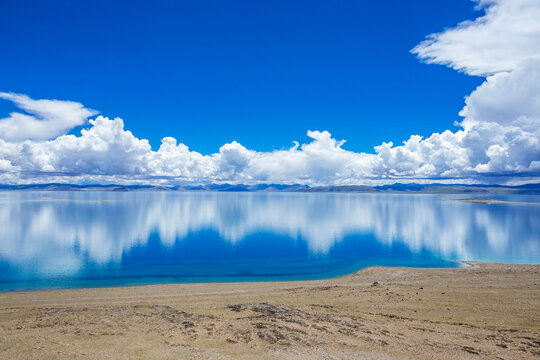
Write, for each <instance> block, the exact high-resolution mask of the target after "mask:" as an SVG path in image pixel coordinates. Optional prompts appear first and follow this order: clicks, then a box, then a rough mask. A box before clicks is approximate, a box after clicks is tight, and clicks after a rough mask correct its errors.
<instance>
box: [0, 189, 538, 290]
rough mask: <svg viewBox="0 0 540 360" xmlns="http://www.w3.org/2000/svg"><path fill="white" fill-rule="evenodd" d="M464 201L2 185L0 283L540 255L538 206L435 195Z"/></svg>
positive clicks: (52, 283) (296, 276) (227, 274)
mask: <svg viewBox="0 0 540 360" xmlns="http://www.w3.org/2000/svg"><path fill="white" fill-rule="evenodd" d="M463 197H467V196H464V195H424V194H422V195H412V194H406V195H398V194H342V193H217V192H30V191H3V192H0V291H18V290H37V289H52V288H80V287H97V286H123V285H135V284H155V283H172V282H215V281H268V280H300V279H302V280H305V279H321V278H330V277H336V276H340V275H344V274H348V273H352V272H354V271H356V270H359V269H361V268H363V267H367V266H372V265H391V266H413V267H456V266H461V265H460V263H457V262H455V261H454V260H459V259H463V260H486V261H500V262H512V263H539V262H540V205H522V204H475V203H460V202H447V201H440V200H443V199H451V198H463ZM470 197H474V196H470ZM482 197H485V196H482ZM491 197H493V198H498V199H503V200H514V201H530V202H540V196H521V195H517V196H491Z"/></svg>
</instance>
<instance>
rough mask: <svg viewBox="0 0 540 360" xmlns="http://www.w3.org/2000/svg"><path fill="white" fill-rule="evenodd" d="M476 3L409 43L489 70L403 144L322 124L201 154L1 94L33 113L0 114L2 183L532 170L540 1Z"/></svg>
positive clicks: (466, 67)
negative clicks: (270, 145) (447, 119)
mask: <svg viewBox="0 0 540 360" xmlns="http://www.w3.org/2000/svg"><path fill="white" fill-rule="evenodd" d="M478 5H479V6H481V7H483V8H485V11H486V15H485V16H482V17H480V18H478V19H476V20H474V21H469V22H465V23H462V24H460V25H458V26H457V27H456V28H454V29H448V30H445V31H443V32H442V33H440V34H434V35H431V36H430V37H429V38H428V40H426V41H425V42H423V43H421V44H420V45H418V46H417V47H416V48H415V49H414V50H413V52H415V53H417V54H418V56H419V57H420V58H421V59H424V60H425V61H427V62H433V63H440V64H446V65H449V66H451V67H453V68H455V69H458V70H462V71H464V72H466V73H468V74H473V75H482V74H488V75H487V78H486V81H485V82H484V83H483V84H482V85H481V86H479V87H478V88H477V89H476V90H474V91H473V92H472V93H471V94H470V95H469V96H468V97H467V98H466V101H465V107H464V108H463V110H462V111H461V112H460V115H461V116H462V117H463V121H462V122H461V123H460V124H458V126H459V127H461V129H459V130H457V131H450V130H446V131H443V132H441V133H435V134H432V135H431V136H429V137H428V138H426V139H423V138H422V137H420V136H417V135H412V136H411V137H410V138H409V139H408V140H406V141H405V142H404V143H403V144H402V145H399V146H394V145H393V144H392V143H391V142H389V143H383V144H381V145H380V146H377V147H375V153H372V154H368V153H355V152H351V151H348V150H346V149H344V148H343V146H344V143H345V142H344V141H338V140H336V139H334V138H332V136H331V134H330V133H329V132H327V131H308V136H309V137H310V138H311V142H309V143H307V144H302V145H300V144H298V143H295V146H293V147H292V148H290V149H289V150H279V151H272V152H257V151H254V150H250V149H247V148H245V147H244V146H242V145H241V144H239V143H238V142H236V141H233V142H231V143H229V144H225V145H223V146H222V147H221V148H220V149H219V152H217V153H215V154H212V155H202V154H200V153H198V152H195V151H190V150H189V148H188V147H187V146H186V145H184V144H182V143H178V141H177V140H176V139H174V138H170V137H166V138H164V139H163V140H162V144H161V146H160V148H159V150H158V151H152V150H151V147H150V145H149V143H148V141H147V140H146V139H139V138H137V137H135V136H134V135H133V134H132V133H131V132H130V131H127V130H125V129H124V122H123V121H122V119H119V118H115V119H112V120H111V119H109V118H106V117H102V116H99V117H97V118H96V119H94V120H90V125H91V126H90V127H89V128H88V129H84V130H82V131H81V135H80V136H74V135H61V136H58V137H55V136H57V135H58V134H63V133H65V132H66V131H67V130H68V129H70V128H72V127H74V126H76V125H80V124H83V123H84V122H85V121H86V119H87V118H88V117H89V116H91V115H92V114H94V112H93V111H92V110H89V109H86V108H84V107H83V106H82V105H81V104H79V103H74V102H68V101H58V100H33V99H31V98H29V97H27V96H25V95H14V94H6V93H0V97H2V98H4V99H8V100H11V101H13V102H14V103H15V104H16V105H17V106H19V107H21V108H22V109H24V110H25V111H26V112H28V113H31V114H34V115H35V117H34V116H29V115H23V114H18V113H14V114H11V116H10V117H9V118H7V119H2V120H0V181H1V182H34V181H39V182H49V181H61V182H65V181H67V182H77V181H83V180H85V181H96V182H99V181H108V182H136V181H141V182H142V181H146V182H148V181H152V182H156V181H171V182H179V181H180V182H181V181H188V182H222V181H226V182H231V183H262V182H264V183H288V184H291V183H302V184H309V185H328V184H332V185H337V184H366V183H371V184H372V183H374V182H375V183H376V182H381V181H392V180H394V181H395V180H400V181H422V180H424V181H429V180H433V179H435V180H436V181H441V179H447V178H450V179H455V181H460V182H463V181H469V182H474V181H476V179H478V178H479V177H483V179H485V177H486V176H491V175H501V174H508V175H509V176H510V175H512V174H514V175H515V174H516V173H518V174H519V175H520V176H529V177H531V176H532V177H535V176H537V174H538V172H539V171H540V57H539V55H540V22H538V21H533V20H535V19H537V18H540V2H539V1H537V0H511V1H510V0H490V1H487V0H486V1H479V2H478ZM537 15H538V16H537ZM420 105H421V104H420ZM44 128H47V131H45V130H44ZM2 138H3V140H2ZM49 138H53V139H52V140H48V141H36V140H45V139H49ZM23 140H24V141H23ZM36 175H41V176H40V177H36ZM66 176H69V178H67V179H66ZM498 179H500V178H498ZM450 181H454V180H450Z"/></svg>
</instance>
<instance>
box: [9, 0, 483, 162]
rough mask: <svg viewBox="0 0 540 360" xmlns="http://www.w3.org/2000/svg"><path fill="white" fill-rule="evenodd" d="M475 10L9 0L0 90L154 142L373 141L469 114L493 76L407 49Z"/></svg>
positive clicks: (416, 2)
mask: <svg viewBox="0 0 540 360" xmlns="http://www.w3.org/2000/svg"><path fill="white" fill-rule="evenodd" d="M477 15H478V12H475V11H474V4H473V3H471V2H470V1H468V0H437V1H433V0H423V1H421V0H411V1H402V0H393V1H199V0H197V1H154V2H147V1H144V2H142V1H2V2H1V3H0V33H2V34H4V36H2V40H1V49H2V50H1V52H2V56H0V79H1V80H0V91H10V92H15V93H24V94H27V95H29V96H31V97H33V98H45V99H49V98H52V99H61V100H73V101H78V102H81V103H83V104H84V105H85V106H86V107H89V108H92V109H96V110H98V111H99V112H100V114H102V115H104V116H109V117H115V116H119V117H121V118H123V119H124V121H125V123H126V127H128V128H129V129H130V130H131V131H132V132H133V133H134V134H135V135H136V136H138V137H144V138H147V139H149V141H150V144H151V145H152V148H153V149H157V148H158V147H159V145H160V140H161V138H163V137H165V136H173V137H175V138H177V139H179V141H182V142H183V143H185V144H187V145H188V146H189V147H190V148H191V149H193V150H196V151H199V152H201V153H203V154H210V153H214V152H216V151H218V149H219V147H220V146H221V145H223V144H224V143H227V142H230V141H233V140H236V141H238V142H240V143H241V144H242V145H244V146H246V147H247V148H249V149H253V150H258V151H269V150H273V149H285V148H289V147H290V146H291V144H292V141H293V140H298V141H301V142H302V141H306V140H307V138H306V136H305V134H306V131H307V130H328V131H330V132H331V133H332V135H333V136H335V137H336V138H338V139H347V143H346V144H345V145H344V148H346V149H349V150H353V151H365V152H373V147H374V146H376V145H379V144H381V143H382V142H383V141H393V142H394V143H401V142H402V141H403V140H406V139H407V138H408V137H409V136H410V135H411V134H419V135H422V136H429V135H430V134H431V133H433V132H440V131H444V130H445V129H448V128H452V126H453V125H452V124H453V123H454V122H455V121H459V120H460V118H459V116H458V112H459V110H460V109H461V108H462V107H463V105H464V96H465V95H466V94H468V93H470V92H471V91H472V90H473V89H474V88H475V87H476V86H478V85H480V84H481V83H482V82H483V79H481V78H477V77H471V76H466V75H464V74H461V73H458V72H456V71H453V70H452V69H448V68H446V67H443V66H428V65H426V64H423V63H421V62H420V61H418V59H417V58H416V56H415V55H413V54H411V53H410V52H409V51H410V50H411V49H412V48H413V47H414V46H415V45H416V44H418V43H419V42H420V41H422V40H423V39H424V38H425V37H426V35H428V34H430V33H434V32H437V31H440V30H442V29H444V28H445V27H450V26H453V25H455V24H457V23H459V22H461V21H463V20H466V19H470V18H473V17H475V16H477ZM6 35H7V36H6ZM10 106H11V105H10V104H9V103H8V102H6V101H0V116H2V115H6V114H7V113H8V112H9V111H10V110H12V109H11V107H10ZM77 132H78V129H76V131H75V132H74V133H77Z"/></svg>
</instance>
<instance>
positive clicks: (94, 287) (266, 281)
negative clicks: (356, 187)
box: [0, 260, 536, 295]
mask: <svg viewBox="0 0 540 360" xmlns="http://www.w3.org/2000/svg"><path fill="white" fill-rule="evenodd" d="M448 261H449V262H454V263H459V264H463V265H462V266H456V267H414V266H386V265H373V266H368V267H365V268H361V269H358V270H355V271H353V272H350V273H346V274H342V275H337V276H331V277H324V278H320V279H298V280H289V279H287V280H245V281H234V280H231V281H208V282H204V281H199V282H164V283H149V284H145V283H141V284H129V285H104V286H89V287H70V288H68V287H66V288H62V287H58V288H36V289H23V290H7V291H4V290H0V295H2V294H12V293H34V292H48V291H69V290H97V289H114V288H132V287H133V288H136V287H145V286H160V285H203V284H207V285H212V284H213V285H217V284H245V283H248V284H249V283H276V284H277V283H285V282H286V283H295V282H313V281H330V280H337V279H341V278H343V277H347V276H352V275H354V274H356V273H359V272H361V271H363V270H366V269H370V268H373V267H381V268H404V269H459V268H464V267H471V266H473V265H472V264H473V263H492V262H489V261H470V260H448ZM494 264H498V263H494ZM500 264H505V263H500ZM508 264H516V265H536V264H527V263H524V264H517V263H508Z"/></svg>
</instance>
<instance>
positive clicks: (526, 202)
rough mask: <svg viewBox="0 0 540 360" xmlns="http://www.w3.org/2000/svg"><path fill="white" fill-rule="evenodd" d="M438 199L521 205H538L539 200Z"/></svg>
mask: <svg viewBox="0 0 540 360" xmlns="http://www.w3.org/2000/svg"><path fill="white" fill-rule="evenodd" d="M440 201H457V202H469V203H479V204H521V205H540V203H539V202H532V201H507V200H497V199H488V198H468V199H445V200H440Z"/></svg>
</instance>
